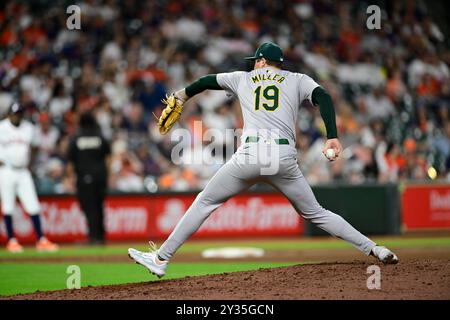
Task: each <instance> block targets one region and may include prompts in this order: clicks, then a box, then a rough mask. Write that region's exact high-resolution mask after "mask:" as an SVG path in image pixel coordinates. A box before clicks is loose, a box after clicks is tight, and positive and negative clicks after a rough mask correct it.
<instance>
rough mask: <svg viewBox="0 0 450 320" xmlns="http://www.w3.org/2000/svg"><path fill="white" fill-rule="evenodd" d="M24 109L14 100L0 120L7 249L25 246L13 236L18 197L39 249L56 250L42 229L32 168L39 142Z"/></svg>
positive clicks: (1, 194)
mask: <svg viewBox="0 0 450 320" xmlns="http://www.w3.org/2000/svg"><path fill="white" fill-rule="evenodd" d="M23 113H24V108H23V107H22V106H21V105H20V104H19V103H13V104H12V105H11V107H10V109H9V113H8V117H7V118H6V119H4V120H2V121H0V200H1V203H2V206H1V208H2V212H3V218H4V220H5V226H6V233H7V237H8V243H7V245H6V249H7V250H8V251H10V252H12V253H20V252H22V251H23V247H22V246H21V245H20V244H19V242H18V241H17V239H16V238H15V237H14V230H13V222H12V214H13V211H14V208H15V205H16V197H18V198H19V200H20V202H21V203H22V205H23V207H24V209H25V211H26V212H27V213H28V214H29V215H30V217H31V220H32V222H33V226H34V230H35V232H36V236H37V239H38V241H37V243H36V248H37V249H38V251H56V250H58V246H57V245H56V244H54V243H52V242H50V241H49V240H48V239H47V238H46V237H44V234H43V233H42V228H41V219H40V215H39V214H40V210H41V208H40V205H39V200H38V198H37V195H36V190H35V187H34V184H33V179H32V177H31V173H30V170H29V169H28V166H29V163H30V155H31V148H32V147H36V146H37V145H38V143H39V142H38V141H36V139H34V136H35V135H34V126H33V125H32V124H31V123H30V122H28V121H25V120H23V119H22V118H23Z"/></svg>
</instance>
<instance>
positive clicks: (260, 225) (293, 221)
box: [0, 194, 303, 242]
mask: <svg viewBox="0 0 450 320" xmlns="http://www.w3.org/2000/svg"><path fill="white" fill-rule="evenodd" d="M195 196H196V195H195V194H182V195H127V196H123V195H120V196H109V197H108V198H107V200H106V203H105V224H106V230H107V239H108V240H111V241H115V240H118V241H119V240H139V241H141V240H144V241H146V240H150V239H161V238H165V237H167V236H168V235H169V234H170V232H171V231H172V230H173V229H174V228H175V225H176V224H177V222H178V221H179V220H180V219H181V218H182V216H183V215H184V213H185V212H186V210H187V209H188V208H189V206H190V204H191V203H192V202H193V201H194V199H195ZM40 201H41V206H42V219H43V225H44V231H45V233H46V234H47V236H48V237H49V238H50V239H52V240H54V241H57V242H76V241H84V240H86V235H87V225H86V219H85V217H84V215H83V213H82V211H81V209H80V207H79V205H78V202H77V201H76V199H75V198H74V197H73V196H64V197H61V196H57V197H47V196H45V197H41V198H40ZM14 227H15V228H14V231H15V233H16V236H17V238H19V240H20V241H22V242H32V241H34V231H33V226H32V223H31V220H30V218H29V217H28V215H27V214H25V213H24V212H23V209H22V208H21V206H19V205H18V206H17V208H16V212H15V214H14ZM302 232H303V224H302V220H301V219H300V217H299V216H298V214H297V213H296V212H295V210H294V209H293V207H292V206H291V204H290V203H289V202H288V201H287V200H286V199H285V198H284V197H283V196H282V195H280V194H242V195H239V196H237V197H235V198H233V199H230V200H229V201H228V202H226V203H225V204H223V205H222V206H221V207H220V208H219V209H217V210H216V211H215V212H214V213H213V214H212V215H211V216H210V217H209V219H207V220H206V221H205V223H204V224H203V226H202V227H201V228H200V230H199V231H198V232H197V233H196V234H195V235H194V236H193V237H228V236H236V237H243V236H263V235H271V236H277V235H300V234H301V233H302ZM5 234H6V232H5V226H4V224H3V223H2V224H1V226H0V241H1V242H5V241H6V237H5Z"/></svg>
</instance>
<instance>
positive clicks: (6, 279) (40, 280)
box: [0, 262, 296, 295]
mask: <svg viewBox="0 0 450 320" xmlns="http://www.w3.org/2000/svg"><path fill="white" fill-rule="evenodd" d="M294 264H296V263H271V262H246V263H236V262H233V263H173V264H171V265H170V267H169V270H170V272H169V274H168V275H167V277H164V279H175V278H183V277H186V276H187V275H189V276H198V275H206V274H217V273H224V272H236V271H246V270H255V269H259V268H272V267H279V266H287V265H294ZM77 265H78V266H79V267H80V273H81V277H80V279H81V286H82V287H85V286H100V285H111V284H122V283H133V282H142V281H155V280H158V278H156V277H155V276H153V275H151V274H150V273H149V272H148V271H146V269H145V268H144V267H140V266H137V265H135V264H131V263H111V264H101V263H79V264H77ZM68 266H69V264H63V263H59V264H58V263H45V264H44V263H42V264H39V263H38V264H31V263H20V264H19V263H2V264H0V295H13V294H19V293H31V292H35V291H36V290H39V291H50V290H58V289H66V288H67V285H66V281H67V279H68V277H69V276H70V274H68V273H67V268H68Z"/></svg>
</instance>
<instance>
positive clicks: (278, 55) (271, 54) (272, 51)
mask: <svg viewBox="0 0 450 320" xmlns="http://www.w3.org/2000/svg"><path fill="white" fill-rule="evenodd" d="M261 58H264V59H267V60H269V61H278V62H283V60H284V59H283V50H281V48H280V47H279V46H277V45H276V44H275V43H272V42H264V43H263V44H262V45H260V46H259V48H258V49H256V52H255V55H254V56H253V57H245V59H246V60H256V59H261Z"/></svg>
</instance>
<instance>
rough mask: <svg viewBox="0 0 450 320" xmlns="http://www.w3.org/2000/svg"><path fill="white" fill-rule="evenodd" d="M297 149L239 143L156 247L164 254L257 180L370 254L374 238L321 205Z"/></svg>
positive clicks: (168, 254) (166, 256)
mask: <svg viewBox="0 0 450 320" xmlns="http://www.w3.org/2000/svg"><path fill="white" fill-rule="evenodd" d="M296 154H297V153H296V149H295V148H294V147H293V146H292V142H291V144H290V145H276V144H273V143H272V144H266V143H262V142H258V143H254V142H253V143H245V144H242V145H241V146H240V147H239V149H238V150H237V151H236V153H235V154H234V155H233V156H232V158H231V159H230V160H229V161H228V162H227V163H226V164H224V165H223V166H222V167H221V168H220V169H219V170H218V171H217V173H216V174H215V175H214V176H213V177H212V178H211V180H210V181H209V183H208V184H207V185H206V187H205V189H204V190H203V191H202V192H200V193H199V194H198V195H197V197H196V199H195V201H194V202H193V203H192V205H191V206H190V208H189V209H188V211H187V212H186V214H185V215H184V216H183V218H182V219H181V220H180V221H179V222H178V224H177V226H176V227H175V229H174V230H173V231H172V233H171V235H170V236H169V238H168V239H167V240H166V241H165V242H164V244H163V245H162V246H161V248H160V249H159V252H158V254H159V256H160V257H161V258H163V259H165V260H170V258H171V257H172V256H173V255H174V254H175V252H176V251H177V250H178V248H179V247H180V246H181V245H182V244H183V243H184V242H185V241H186V240H187V239H188V238H189V237H190V236H191V235H192V234H193V233H195V232H196V231H197V230H198V229H199V228H200V226H201V225H202V224H203V222H204V221H205V220H206V219H207V218H208V217H209V215H210V214H211V213H212V212H213V211H214V210H215V209H217V208H218V207H219V206H220V205H221V204H223V203H224V202H226V201H227V200H228V199H230V198H231V197H233V196H234V195H236V194H238V193H240V192H242V191H244V190H246V189H248V188H249V187H251V186H252V185H253V184H255V183H257V182H266V183H269V184H271V185H272V186H274V187H275V188H276V189H278V190H279V191H281V192H282V193H283V194H284V195H285V196H286V197H287V198H288V199H289V201H290V202H291V203H292V205H293V206H294V208H295V210H296V211H297V212H298V213H299V214H300V215H301V216H302V217H303V218H304V219H307V220H310V221H311V222H312V223H314V224H315V225H317V226H318V227H319V228H321V229H323V230H325V231H326V232H328V233H329V234H331V235H333V236H334V237H337V238H340V239H343V240H345V241H347V242H349V243H350V244H352V245H353V246H355V247H356V248H357V249H359V250H361V251H362V252H364V253H365V254H366V255H369V254H370V252H371V250H372V248H373V247H374V246H375V243H374V242H373V241H372V240H370V239H369V238H367V237H365V236H364V235H362V234H361V233H360V232H359V231H357V230H356V229H355V228H353V227H352V226H351V225H350V224H349V223H348V222H347V221H345V220H344V219H343V218H342V217H341V216H339V215H337V214H335V213H333V212H331V211H329V210H326V209H324V208H323V207H322V206H320V204H319V203H318V202H317V200H316V197H315V196H314V194H313V192H312V190H311V187H310V186H309V184H308V182H307V181H306V179H305V177H304V176H303V174H302V172H301V171H300V168H299V166H298V163H297V158H296Z"/></svg>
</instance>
